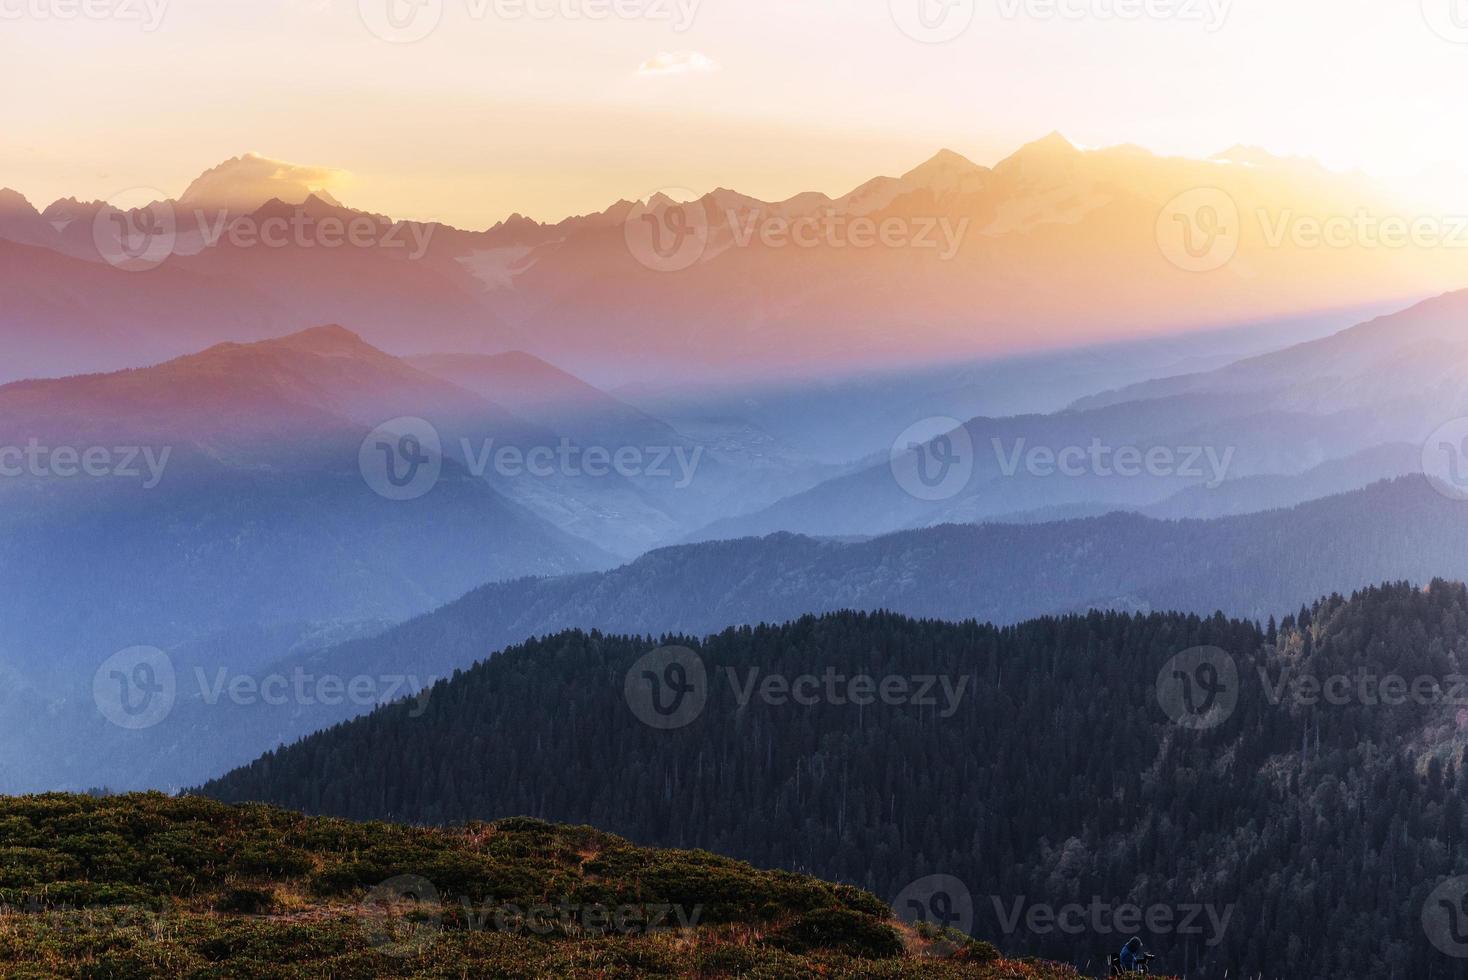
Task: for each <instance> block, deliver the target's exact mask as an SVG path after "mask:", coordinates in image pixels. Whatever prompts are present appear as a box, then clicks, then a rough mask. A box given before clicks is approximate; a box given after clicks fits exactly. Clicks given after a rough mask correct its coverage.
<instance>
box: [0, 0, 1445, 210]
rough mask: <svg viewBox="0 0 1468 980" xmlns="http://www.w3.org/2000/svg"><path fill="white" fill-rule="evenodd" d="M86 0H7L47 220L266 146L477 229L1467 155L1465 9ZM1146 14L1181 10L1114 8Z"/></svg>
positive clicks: (365, 193)
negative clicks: (1141, 171) (521, 219)
mask: <svg viewBox="0 0 1468 980" xmlns="http://www.w3.org/2000/svg"><path fill="white" fill-rule="evenodd" d="M79 2H80V0H0V86H3V87H4V89H5V91H6V92H7V97H6V99H5V100H4V103H3V105H0V131H3V132H4V138H3V139H0V186H11V187H14V188H15V189H17V190H19V191H21V192H22V193H23V194H25V195H26V196H27V197H29V198H30V199H31V200H32V202H33V203H36V204H37V205H38V206H44V205H45V204H47V203H49V202H50V201H51V200H53V199H55V198H57V197H60V196H67V195H76V196H80V197H85V198H109V197H113V196H114V195H116V194H118V193H119V192H120V191H123V190H125V189H128V188H133V187H137V186H147V187H156V188H158V189H159V190H161V191H163V192H166V193H167V194H169V195H176V194H178V193H180V192H181V191H182V190H183V188H184V187H185V186H186V185H187V184H188V182H189V181H190V180H191V179H192V178H193V177H195V176H197V175H198V174H199V173H200V172H201V171H203V170H204V169H206V168H208V167H210V166H213V165H215V164H217V163H219V162H220V161H222V160H224V159H226V158H228V157H232V156H236V155H238V154H241V153H244V152H247V151H253V152H257V153H261V154H264V155H266V156H269V157H273V158H276V159H281V160H289V161H295V162H299V163H303V164H311V165H317V166H327V167H333V168H339V169H340V171H342V174H341V175H340V176H339V177H337V178H336V179H335V180H334V181H333V186H332V187H331V190H332V191H333V193H335V194H336V195H337V196H338V197H340V198H342V199H343V200H345V201H347V202H348V203H350V204H352V205H354V206H356V207H362V208H369V209H372V210H377V211H382V212H386V213H390V214H393V215H395V216H398V217H411V218H425V219H440V220H448V221H451V222H453V223H456V224H459V225H462V226H468V227H479V226H484V225H487V224H490V223H492V222H494V221H496V220H499V219H500V218H503V217H504V216H506V215H507V214H509V213H510V212H512V211H520V212H523V213H526V214H529V215H531V216H532V217H536V218H539V219H545V220H549V219H558V218H560V217H563V216H565V215H567V214H572V213H582V212H586V211H592V210H600V209H601V208H603V207H605V206H606V205H607V204H609V203H611V202H612V201H614V200H616V199H618V198H638V197H646V196H647V195H648V194H649V193H650V192H652V191H654V190H656V189H659V188H663V187H685V188H689V189H692V190H696V191H704V190H708V189H711V188H713V187H716V186H729V187H736V188H738V189H740V190H742V191H744V192H746V193H751V194H755V195H757V196H761V197H764V198H782V197H786V196H789V195H791V194H794V193H797V192H799V191H803V190H811V189H815V190H823V191H827V192H832V193H836V192H845V191H847V190H849V189H851V187H853V186H855V185H856V184H858V183H860V182H862V181H864V180H866V179H868V178H869V177H871V176H874V175H876V174H879V173H898V172H901V171H903V170H905V169H908V168H910V167H912V166H914V165H915V164H917V163H918V162H920V161H921V160H923V159H925V158H926V157H928V156H930V155H931V154H932V153H933V152H935V151H936V150H937V149H939V148H940V147H945V146H946V147H949V148H952V149H954V150H957V151H959V152H961V153H964V154H966V155H968V156H970V157H971V158H973V159H974V160H976V161H978V162H980V163H992V162H994V161H995V160H997V159H998V158H999V157H1001V156H1003V155H1004V154H1005V153H1006V152H1007V151H1009V150H1011V149H1013V148H1014V147H1016V146H1017V145H1019V144H1020V143H1022V142H1025V141H1027V140H1029V139H1033V138H1036V137H1038V136H1041V135H1043V134H1044V133H1046V132H1049V131H1050V130H1055V129H1058V130H1060V131H1062V132H1064V133H1065V134H1066V135H1067V136H1069V137H1070V138H1071V139H1072V140H1073V141H1075V142H1077V143H1080V144H1083V145H1109V144H1114V143H1122V142H1131V143H1138V144H1141V145H1143V146H1146V147H1148V148H1150V149H1153V150H1156V151H1159V152H1166V153H1179V154H1186V155H1195V156H1206V155H1209V154H1212V153H1214V152H1217V151H1220V150H1222V149H1224V148H1225V147H1228V146H1230V145H1232V144H1235V143H1247V144H1258V145H1261V146H1264V147H1266V148H1268V149H1270V150H1272V151H1274V152H1278V153H1288V154H1305V155H1311V156H1315V157H1317V158H1319V159H1320V160H1322V161H1323V162H1325V163H1327V164H1328V165H1330V166H1332V167H1336V168H1338V169H1355V168H1359V169H1364V170H1366V171H1368V172H1370V173H1373V174H1376V175H1379V176H1385V177H1398V178H1401V177H1408V176H1413V175H1417V174H1420V173H1422V172H1424V171H1429V170H1431V171H1434V173H1435V176H1436V178H1437V179H1438V180H1440V181H1441V182H1442V183H1444V184H1451V183H1453V181H1452V180H1451V171H1450V170H1449V169H1447V168H1449V167H1451V166H1452V165H1453V162H1454V161H1456V160H1462V159H1464V158H1465V157H1468V132H1465V131H1464V129H1463V127H1462V126H1461V125H1459V122H1460V120H1461V103H1462V93H1463V92H1464V91H1465V90H1468V44H1458V43H1450V41H1448V40H1446V39H1445V38H1444V36H1443V35H1447V36H1449V37H1453V36H1458V35H1462V38H1463V39H1464V40H1468V27H1464V28H1459V27H1457V26H1456V25H1457V23H1458V21H1455V20H1454V19H1453V18H1452V17H1451V16H1450V9H1449V5H1450V4H1451V3H1458V2H1459V0H1423V2H1421V3H1419V0H1233V2H1231V3H1230V2H1229V0H1054V3H1057V4H1058V5H1059V8H1060V9H1062V10H1069V11H1072V12H1073V15H1074V16H1072V17H1071V18H1069V19H1067V18H1065V17H1063V16H1059V15H1057V16H1055V17H1053V18H1046V17H1045V16H1044V14H1045V13H1046V12H1047V11H1048V10H1050V9H1051V7H1050V6H1048V5H1047V3H1046V0H977V3H976V5H975V0H893V3H892V4H889V2H888V0H615V2H616V3H618V4H622V5H624V9H626V10H627V11H629V12H634V13H635V12H636V11H637V9H638V8H639V7H640V8H641V10H642V11H643V12H644V15H643V16H636V17H617V16H615V15H613V16H611V17H608V18H605V19H595V20H594V19H590V18H589V17H587V16H586V13H587V11H588V10H589V9H592V8H588V7H587V6H586V5H587V4H588V3H589V4H591V5H592V7H593V8H594V7H595V5H597V4H598V3H601V4H603V5H605V6H607V7H611V5H612V3H613V0H417V2H421V3H426V4H428V5H429V6H428V7H426V8H424V11H426V15H427V16H430V17H431V16H433V15H434V13H435V8H434V7H433V6H432V5H434V4H441V7H442V10H441V12H440V13H439V14H438V26H437V28H436V29H435V30H432V31H431V32H429V33H428V34H427V36H426V37H423V38H422V39H420V40H416V41H413V42H411V43H390V42H389V41H387V40H384V39H382V38H380V37H378V36H377V35H375V34H374V33H373V31H372V30H371V29H369V26H368V22H377V23H379V24H385V23H387V21H386V19H385V13H386V8H387V5H388V4H389V3H402V4H405V6H403V7H401V8H400V9H399V13H401V14H402V15H403V18H404V19H403V20H402V22H403V23H410V24H412V25H414V28H415V29H416V27H417V26H418V25H421V24H424V23H427V21H416V22H415V21H412V20H411V16H410V15H412V14H413V13H414V8H413V7H412V6H410V5H407V4H408V3H409V0H363V2H362V4H360V5H359V3H358V0H208V2H205V0H172V2H166V0H87V2H88V3H90V4H95V5H97V9H112V10H115V11H116V13H117V16H116V17H114V18H111V19H103V20H97V19H89V18H87V17H78V18H76V19H71V20H62V19H59V17H58V14H60V13H63V12H65V11H67V10H68V6H67V5H68V4H76V3H79ZM496 3H497V4H498V6H496ZM918 3H925V4H931V5H932V6H931V8H930V12H937V13H941V12H942V11H943V10H944V7H943V4H944V3H953V4H954V6H953V7H952V8H951V9H949V10H948V14H949V16H950V18H958V20H952V19H950V20H948V21H941V20H939V21H936V22H937V23H940V24H941V25H944V28H945V29H946V28H947V27H949V26H951V25H954V24H958V23H960V22H961V21H962V20H964V19H966V18H967V17H968V16H970V15H971V17H972V21H971V23H969V25H968V27H967V29H966V30H963V31H962V32H961V33H959V34H958V36H956V37H955V38H953V39H952V40H948V41H947V42H946V43H922V42H920V41H918V40H915V39H913V38H912V37H910V36H909V35H908V34H907V33H905V32H904V30H903V29H902V28H901V27H900V26H899V23H898V22H899V21H904V22H906V23H908V24H914V23H919V22H918V21H916V20H914V18H913V16H911V15H912V14H914V13H915V11H914V10H909V9H907V7H906V6H905V5H907V4H911V5H913V6H914V7H915V5H916V4H918ZM1132 4H1135V5H1136V6H1137V7H1138V8H1139V9H1143V10H1145V9H1153V10H1156V11H1158V12H1161V13H1164V14H1171V16H1166V17H1162V18H1148V17H1146V16H1144V17H1142V18H1141V19H1133V20H1123V19H1120V18H1119V17H1117V16H1115V15H1114V13H1113V12H1114V11H1116V10H1117V9H1118V5H1120V9H1126V8H1127V7H1128V6H1129V5H1132ZM894 5H895V6H896V7H897V8H898V9H897V12H896V15H895V16H894V10H893V9H892V7H893V6H894ZM975 6H976V9H975ZM1464 6H1465V7H1468V4H1464ZM150 7H151V8H152V12H151V13H150V10H149V8H150ZM521 9H527V10H534V11H537V12H539V13H540V14H542V16H541V17H539V18H536V17H531V16H519V15H517V11H519V10H521ZM364 11H365V16H364ZM567 12H569V13H567ZM419 13H423V11H420V12H419ZM547 13H548V14H549V16H546V14H547ZM155 14H157V15H161V18H160V19H159V20H158V22H157V24H156V25H153V24H152V23H151V19H152V18H153V17H154V16H155ZM777 14H778V16H777ZM685 19H687V20H689V21H691V23H689V24H687V25H685V24H684V23H683V21H684V20H685ZM1220 19H1221V23H1219V22H1218V21H1219V20H1220ZM1461 21H1462V23H1464V24H1465V25H1468V10H1465V11H1464V16H1463V17H1462V18H1461ZM1434 25H1436V30H1434ZM149 26H156V29H153V30H148V29H147V28H148V27H149ZM685 26H686V29H680V28H683V27H685ZM1407 91H1410V92H1412V93H1413V98H1412V99H1411V100H1410V101H1404V100H1402V99H1401V98H1400V97H1399V93H1401V92H1407Z"/></svg>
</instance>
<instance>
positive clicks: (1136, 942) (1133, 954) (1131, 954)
mask: <svg viewBox="0 0 1468 980" xmlns="http://www.w3.org/2000/svg"><path fill="white" fill-rule="evenodd" d="M1120 958H1121V968H1122V969H1123V970H1125V971H1126V972H1128V973H1131V972H1133V971H1136V970H1140V969H1142V967H1144V966H1146V964H1147V961H1148V960H1149V959H1151V957H1150V956H1147V955H1146V954H1145V953H1143V952H1142V937H1141V936H1133V937H1132V938H1131V939H1129V940H1127V944H1126V945H1125V946H1123V947H1122V948H1121V957H1120Z"/></svg>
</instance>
